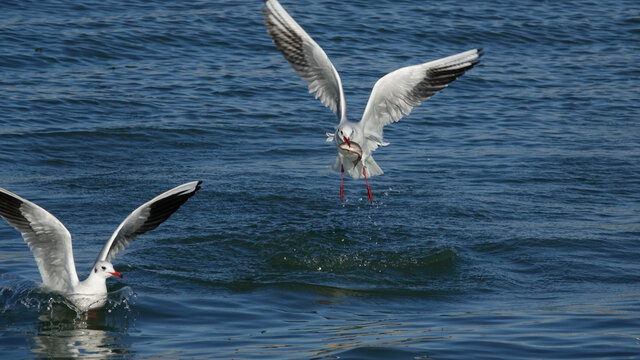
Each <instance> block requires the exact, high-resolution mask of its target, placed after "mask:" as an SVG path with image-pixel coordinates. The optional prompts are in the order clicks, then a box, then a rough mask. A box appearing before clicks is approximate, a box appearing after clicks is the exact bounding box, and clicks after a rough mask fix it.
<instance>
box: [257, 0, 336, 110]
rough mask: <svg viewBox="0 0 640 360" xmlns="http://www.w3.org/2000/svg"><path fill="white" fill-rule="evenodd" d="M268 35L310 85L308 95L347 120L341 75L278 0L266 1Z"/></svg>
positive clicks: (264, 10)
mask: <svg viewBox="0 0 640 360" xmlns="http://www.w3.org/2000/svg"><path fill="white" fill-rule="evenodd" d="M265 6H266V9H263V10H262V12H263V13H264V15H265V17H266V18H265V21H264V23H265V25H266V26H267V32H268V33H269V35H270V36H271V38H272V39H273V42H274V43H275V45H276V47H277V48H278V50H280V52H282V55H284V57H285V59H287V61H288V62H289V64H291V66H292V67H293V68H294V69H295V71H296V72H297V73H298V74H299V75H300V76H301V77H302V78H303V79H304V80H305V81H306V82H307V83H309V92H310V93H312V94H314V95H315V97H316V99H320V101H321V102H322V103H323V104H324V105H325V106H327V107H329V108H330V109H331V110H332V111H333V112H334V113H335V114H336V116H338V118H339V119H340V121H343V120H346V104H345V99H344V92H343V90H342V83H341V82H340V76H339V75H338V72H337V71H336V69H335V67H334V66H333V64H332V63H331V61H330V60H329V57H327V54H325V52H324V51H323V50H322V48H321V47H320V46H319V45H318V44H317V43H316V42H315V41H313V39H312V38H311V37H310V36H309V35H308V34H307V33H306V32H305V31H304V29H302V27H301V26H300V25H298V23H297V22H296V21H295V20H293V18H292V17H291V16H290V15H289V14H288V13H287V11H286V10H285V9H284V8H283V7H282V5H280V3H278V1H277V0H266V1H265Z"/></svg>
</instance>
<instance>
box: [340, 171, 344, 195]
mask: <svg viewBox="0 0 640 360" xmlns="http://www.w3.org/2000/svg"><path fill="white" fill-rule="evenodd" d="M343 180H344V166H342V165H340V201H342V199H344V187H343V186H342V183H343Z"/></svg>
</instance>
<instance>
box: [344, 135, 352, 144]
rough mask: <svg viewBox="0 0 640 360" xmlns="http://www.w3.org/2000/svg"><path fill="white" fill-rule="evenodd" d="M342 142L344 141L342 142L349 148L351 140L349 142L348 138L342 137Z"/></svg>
mask: <svg viewBox="0 0 640 360" xmlns="http://www.w3.org/2000/svg"><path fill="white" fill-rule="evenodd" d="M342 140H344V142H346V143H347V145H349V146H351V140H349V138H348V137H346V136H343V137H342Z"/></svg>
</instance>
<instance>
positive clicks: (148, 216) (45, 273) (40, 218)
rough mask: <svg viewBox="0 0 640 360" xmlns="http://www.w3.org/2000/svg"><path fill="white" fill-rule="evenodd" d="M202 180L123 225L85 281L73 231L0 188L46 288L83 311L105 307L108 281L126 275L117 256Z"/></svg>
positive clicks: (2, 204) (0, 203)
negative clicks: (73, 244) (115, 263)
mask: <svg viewBox="0 0 640 360" xmlns="http://www.w3.org/2000/svg"><path fill="white" fill-rule="evenodd" d="M201 183H202V182H201V181H193V182H189V183H186V184H182V185H180V186H178V187H175V188H173V189H171V190H169V191H167V192H164V193H162V194H160V195H158V196H156V197H155V198H153V199H152V200H150V201H148V202H146V203H145V204H143V205H142V206H140V207H139V208H137V209H136V210H135V211H134V212H132V213H131V214H129V216H127V218H126V219H125V220H124V221H123V222H122V223H121V224H120V226H118V228H117V229H116V231H115V232H114V233H113V235H111V238H110V239H109V241H107V243H106V244H105V246H104V248H103V249H102V251H101V252H100V254H99V255H98V259H97V260H96V262H95V264H94V265H93V267H92V268H91V272H90V273H89V276H88V277H87V278H86V279H85V280H83V281H80V280H79V279H78V275H77V274H76V266H75V263H74V261H73V250H72V248H71V234H69V231H68V230H67V229H66V228H65V227H64V225H62V223H61V222H60V221H59V220H58V219H56V217H55V216H53V215H51V214H50V213H49V212H48V211H46V210H45V209H43V208H41V207H40V206H38V205H36V204H34V203H32V202H31V201H29V200H26V199H24V198H22V197H20V196H18V195H16V194H14V193H12V192H10V191H8V190H5V189H3V188H0V216H2V217H3V218H4V219H5V220H7V222H8V223H9V225H11V226H13V227H14V228H15V229H16V230H18V231H20V232H21V233H22V237H23V238H24V241H25V242H26V243H27V245H29V248H30V249H31V252H33V256H34V257H35V258H36V263H37V264H38V270H40V275H41V276H42V287H43V288H44V289H46V290H48V291H52V292H56V293H60V294H61V295H63V296H64V297H66V298H67V299H69V300H70V301H71V302H72V303H73V304H74V305H75V306H76V307H77V308H78V309H79V310H81V311H86V310H89V309H94V308H99V307H102V306H104V304H105V303H106V298H107V279H108V278H110V277H111V276H117V277H119V278H122V274H120V273H119V272H117V271H116V270H115V269H114V268H113V265H111V262H110V261H111V259H113V257H114V256H116V254H117V253H118V251H120V250H122V249H124V248H125V246H127V245H129V243H130V242H131V240H133V239H134V238H135V237H136V236H138V235H140V234H143V233H145V232H147V231H149V230H153V229H155V228H156V227H158V225H160V224H161V223H162V222H164V221H165V220H167V219H168V218H169V216H171V214H173V213H174V212H175V211H176V210H178V208H179V207H180V206H181V205H182V204H184V203H185V202H186V201H187V200H188V199H189V198H190V197H191V196H193V194H195V193H196V191H198V190H199V189H200V184H201Z"/></svg>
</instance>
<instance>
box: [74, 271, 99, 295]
mask: <svg viewBox="0 0 640 360" xmlns="http://www.w3.org/2000/svg"><path fill="white" fill-rule="evenodd" d="M73 293H74V294H87V295H104V294H106V293H107V279H105V278H104V277H102V276H100V275H97V274H96V273H94V272H93V271H92V272H91V274H89V276H87V278H86V279H84V280H83V281H80V283H79V284H78V286H76V287H75V289H74V291H73Z"/></svg>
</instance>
